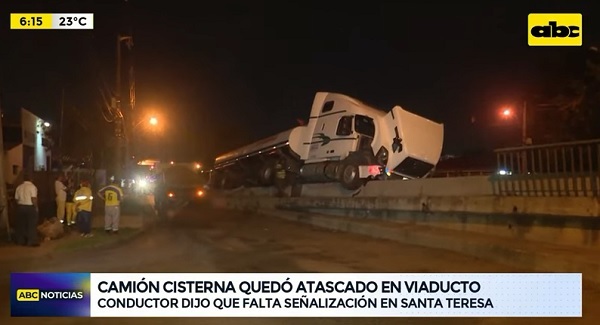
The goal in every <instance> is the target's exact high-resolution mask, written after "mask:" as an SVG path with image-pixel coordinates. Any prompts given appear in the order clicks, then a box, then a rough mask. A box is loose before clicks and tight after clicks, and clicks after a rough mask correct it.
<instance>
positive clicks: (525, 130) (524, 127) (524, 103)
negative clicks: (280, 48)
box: [521, 101, 530, 146]
mask: <svg viewBox="0 0 600 325" xmlns="http://www.w3.org/2000/svg"><path fill="white" fill-rule="evenodd" d="M521 129H522V130H521V131H522V133H523V134H522V138H523V145H524V146H525V145H528V144H530V143H529V139H527V101H525V102H523V125H522V128H521Z"/></svg>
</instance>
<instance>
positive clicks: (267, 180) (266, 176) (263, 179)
mask: <svg viewBox="0 0 600 325" xmlns="http://www.w3.org/2000/svg"><path fill="white" fill-rule="evenodd" d="M273 174H274V167H273V165H272V164H270V163H265V165H264V166H262V167H261V168H260V171H259V174H258V178H259V181H260V184H261V185H264V186H269V185H271V184H273Z"/></svg>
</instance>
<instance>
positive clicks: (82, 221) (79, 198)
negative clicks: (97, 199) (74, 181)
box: [75, 180, 94, 237]
mask: <svg viewBox="0 0 600 325" xmlns="http://www.w3.org/2000/svg"><path fill="white" fill-rule="evenodd" d="M93 199H94V197H93V196H92V189H91V188H90V182H89V181H87V180H84V181H82V182H81V188H79V190H77V192H75V210H76V211H77V225H78V226H79V232H81V237H92V236H94V235H93V234H92V200H93Z"/></svg>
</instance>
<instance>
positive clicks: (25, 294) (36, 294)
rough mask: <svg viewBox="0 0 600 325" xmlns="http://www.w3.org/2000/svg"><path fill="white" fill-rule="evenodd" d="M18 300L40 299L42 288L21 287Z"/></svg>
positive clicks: (18, 291)
mask: <svg viewBox="0 0 600 325" xmlns="http://www.w3.org/2000/svg"><path fill="white" fill-rule="evenodd" d="M17 301H40V290H39V289H19V290H17Z"/></svg>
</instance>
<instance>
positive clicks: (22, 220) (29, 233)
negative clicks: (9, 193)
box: [15, 175, 40, 246]
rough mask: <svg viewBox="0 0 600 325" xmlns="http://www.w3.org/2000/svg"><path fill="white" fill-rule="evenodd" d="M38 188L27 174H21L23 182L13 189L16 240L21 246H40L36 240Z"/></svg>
mask: <svg viewBox="0 0 600 325" xmlns="http://www.w3.org/2000/svg"><path fill="white" fill-rule="evenodd" d="M37 194H38V190H37V187H36V186H35V185H34V184H33V183H32V182H31V177H30V176H29V175H23V184H21V185H19V186H18V187H17V189H16V190H15V200H17V205H18V207H17V209H18V210H17V221H16V226H15V232H16V234H15V235H16V236H15V237H16V238H15V239H16V242H17V244H18V245H23V246H40V243H39V242H38V234H37V226H38V219H39V214H38V200H37Z"/></svg>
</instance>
